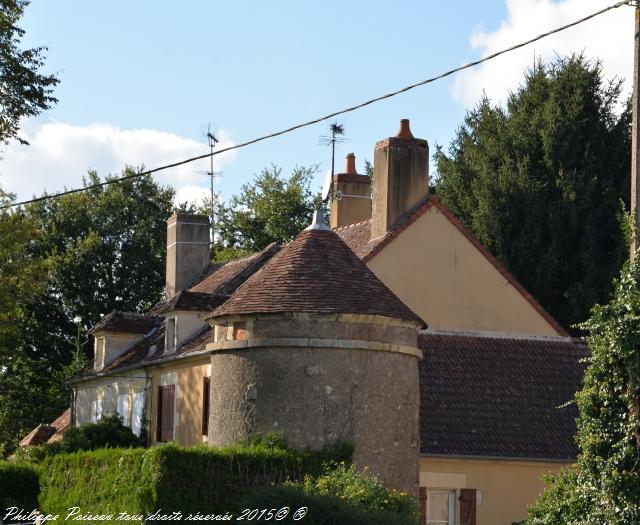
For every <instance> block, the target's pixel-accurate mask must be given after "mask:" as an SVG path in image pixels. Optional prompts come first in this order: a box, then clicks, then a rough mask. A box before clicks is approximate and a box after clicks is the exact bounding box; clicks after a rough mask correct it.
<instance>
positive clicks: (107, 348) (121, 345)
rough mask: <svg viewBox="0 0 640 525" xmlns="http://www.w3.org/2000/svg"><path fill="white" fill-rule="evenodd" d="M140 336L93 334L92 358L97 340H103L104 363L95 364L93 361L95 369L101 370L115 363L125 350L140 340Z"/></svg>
mask: <svg viewBox="0 0 640 525" xmlns="http://www.w3.org/2000/svg"><path fill="white" fill-rule="evenodd" d="M142 337H143V336H142V335H141V334H130V333H127V332H107V331H100V332H96V333H94V334H93V345H94V356H95V350H96V344H97V341H98V339H99V338H103V339H104V356H103V358H104V362H102V363H96V362H95V360H94V366H95V367H97V369H98V370H102V368H104V367H105V366H107V365H108V364H109V363H111V362H113V361H115V360H116V359H117V358H118V357H120V356H121V355H122V354H123V353H124V352H125V351H126V350H128V349H129V348H131V346H132V345H133V344H134V343H135V342H136V341H139V340H140V339H142Z"/></svg>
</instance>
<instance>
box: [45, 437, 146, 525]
mask: <svg viewBox="0 0 640 525" xmlns="http://www.w3.org/2000/svg"><path fill="white" fill-rule="evenodd" d="M147 450H148V449H143V448H128V449H121V448H104V449H100V450H91V451H79V452H72V453H61V454H55V455H52V456H49V457H46V458H44V460H43V461H42V462H41V463H40V464H39V465H38V468H39V469H40V490H41V492H40V498H39V504H40V505H39V507H40V510H42V511H43V512H44V513H45V514H52V515H53V514H59V515H60V518H61V520H62V523H65V520H64V519H63V518H64V516H66V514H67V509H69V508H71V507H75V506H79V507H80V508H81V509H84V510H85V511H86V512H89V511H90V512H91V513H93V514H109V513H115V517H114V520H113V521H104V522H102V521H101V523H122V521H116V520H115V518H116V517H117V515H118V513H120V512H128V513H147V512H150V511H152V510H153V497H152V492H151V491H152V488H153V482H152V479H151V478H150V475H149V473H150V470H152V469H150V468H149V466H150V465H149V464H148V459H149V458H147V457H146V456H145V454H146V452H147ZM66 521H68V522H71V520H66Z"/></svg>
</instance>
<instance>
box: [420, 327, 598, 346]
mask: <svg viewBox="0 0 640 525" xmlns="http://www.w3.org/2000/svg"><path fill="white" fill-rule="evenodd" d="M418 335H419V336H423V335H446V336H453V337H477V338H486V339H511V340H531V341H560V342H570V341H574V342H581V343H586V341H585V340H584V339H583V338H581V337H571V336H570V335H544V334H521V333H513V332H499V331H491V330H441V329H438V328H428V329H426V330H420V331H419V332H418Z"/></svg>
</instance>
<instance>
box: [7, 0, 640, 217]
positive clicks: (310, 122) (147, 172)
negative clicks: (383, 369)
mask: <svg viewBox="0 0 640 525" xmlns="http://www.w3.org/2000/svg"><path fill="white" fill-rule="evenodd" d="M635 4H636V0H623V1H621V2H617V3H615V4H612V5H610V6H608V7H605V8H603V9H600V10H599V11H596V12H595V13H591V14H590V15H587V16H584V17H582V18H580V19H579V20H576V21H574V22H571V23H569V24H565V25H563V26H560V27H557V28H555V29H552V30H550V31H547V32H546V33H542V34H540V35H538V36H536V37H534V38H530V39H529V40H525V41H524V42H520V43H519V44H515V45H513V46H511V47H508V48H506V49H502V50H500V51H497V52H495V53H492V54H490V55H488V56H486V57H484V58H481V59H478V60H474V61H473V62H468V63H466V64H463V65H462V66H459V67H456V68H453V69H449V70H448V71H445V72H444V73H440V74H439V75H436V76H435V77H431V78H427V79H426V80H422V81H420V82H416V83H414V84H409V85H408V86H405V87H403V88H402V89H398V90H397V91H392V92H391V93H387V94H385V95H381V96H379V97H375V98H372V99H370V100H367V101H365V102H362V103H360V104H357V105H355V106H351V107H348V108H345V109H341V110H339V111H334V112H333V113H329V114H328V115H324V116H322V117H318V118H316V119H313V120H308V121H307V122H303V123H301V124H296V125H294V126H291V127H289V128H286V129H283V130H280V131H274V132H273V133H269V134H268V135H262V136H261V137H257V138H255V139H251V140H248V141H246V142H242V143H240V144H235V145H233V146H227V147H226V148H221V149H219V150H216V151H214V152H211V153H205V154H203V155H198V156H197V157H190V158H188V159H184V160H181V161H178V162H174V163H172V164H165V165H164V166H159V167H157V168H153V169H151V170H145V171H141V172H138V173H134V174H131V175H126V176H124V177H119V178H113V179H109V180H106V181H104V182H100V183H97V184H92V185H90V186H85V187H83V188H76V189H73V190H66V191H62V192H60V193H54V194H52V195H43V196H42V197H37V198H34V199H30V200H26V201H20V202H14V203H12V204H7V205H5V206H1V207H0V210H1V209H6V208H12V207H14V206H22V205H24V204H31V203H33V202H40V201H44V200H48V199H55V198H58V197H62V196H63V195H70V194H72V193H79V192H81V191H87V190H92V189H95V188H100V187H102V186H107V185H109V184H116V183H120V182H124V181H127V180H130V179H135V178H137V177H142V176H145V175H151V174H153V173H157V172H159V171H163V170H167V169H170V168H176V167H178V166H182V165H183V164H188V163H190V162H195V161H197V160H202V159H207V158H210V157H213V156H214V155H221V154H222V153H225V152H227V151H231V150H234V149H240V148H244V147H246V146H250V145H251V144H255V143H256V142H262V141H263V140H268V139H272V138H274V137H278V136H280V135H285V134H286V133H291V132H292V131H295V130H297V129H300V128H305V127H307V126H311V125H313V124H317V123H318V122H322V121H324V120H329V119H331V118H333V117H336V116H338V115H343V114H345V113H350V112H351V111H355V110H357V109H360V108H363V107H365V106H369V105H371V104H373V103H375V102H380V101H381V100H385V99H387V98H391V97H395V96H396V95H400V94H401V93H405V92H407V91H410V90H412V89H415V88H417V87H420V86H424V85H426V84H430V83H432V82H435V81H436V80H441V79H443V78H445V77H448V76H450V75H453V74H454V73H458V72H459V71H463V70H465V69H469V68H471V67H474V66H477V65H479V64H482V63H483V62H488V61H489V60H492V59H494V58H496V57H499V56H500V55H504V54H505V53H509V52H511V51H515V50H516V49H519V48H521V47H524V46H527V45H529V44H532V43H533V42H537V41H538V40H542V39H543V38H546V37H548V36H550V35H553V34H555V33H560V32H561V31H564V30H565V29H569V28H571V27H574V26H577V25H578V24H582V23H583V22H586V21H587V20H591V19H592V18H595V17H597V16H600V15H602V14H604V13H606V12H607V11H611V10H613V9H617V8H618V7H621V6H623V5H634V6H635Z"/></svg>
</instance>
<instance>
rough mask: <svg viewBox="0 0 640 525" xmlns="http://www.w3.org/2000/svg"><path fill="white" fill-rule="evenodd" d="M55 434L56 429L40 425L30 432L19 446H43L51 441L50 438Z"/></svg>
mask: <svg viewBox="0 0 640 525" xmlns="http://www.w3.org/2000/svg"><path fill="white" fill-rule="evenodd" d="M55 432H56V428H55V427H52V426H51V425H45V424H44V423H40V424H39V425H38V426H37V427H36V428H34V429H33V430H32V431H31V432H29V434H27V435H26V436H25V437H24V438H23V440H22V441H20V444H19V446H21V447H32V446H35V445H42V444H44V443H46V442H47V441H49V438H50V437H51V436H53V434H55Z"/></svg>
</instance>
